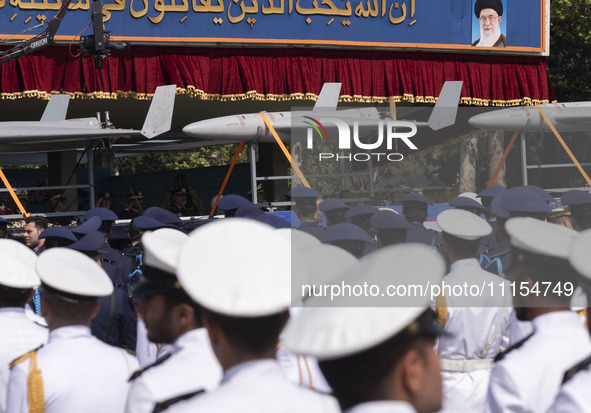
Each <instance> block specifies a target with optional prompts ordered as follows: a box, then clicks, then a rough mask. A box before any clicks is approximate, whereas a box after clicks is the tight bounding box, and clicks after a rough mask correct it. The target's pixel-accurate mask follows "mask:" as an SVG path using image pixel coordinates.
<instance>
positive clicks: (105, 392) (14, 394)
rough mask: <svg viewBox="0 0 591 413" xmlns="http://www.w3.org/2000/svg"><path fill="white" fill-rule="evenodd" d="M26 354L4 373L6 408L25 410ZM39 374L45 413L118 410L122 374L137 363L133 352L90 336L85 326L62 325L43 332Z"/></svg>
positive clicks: (122, 394)
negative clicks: (46, 337)
mask: <svg viewBox="0 0 591 413" xmlns="http://www.w3.org/2000/svg"><path fill="white" fill-rule="evenodd" d="M29 363H30V359H26V360H24V361H22V362H21V363H18V364H17V365H16V366H14V367H13V369H12V370H11V372H10V378H9V381H8V398H7V412H10V413H28V412H29V406H28V401H27V390H28V389H27V387H28V384H27V379H28V376H29ZM37 367H38V369H39V370H40V371H41V376H42V379H43V395H44V401H45V413H104V412H114V413H115V412H120V411H123V407H124V406H125V398H126V396H127V389H128V384H127V379H128V378H129V376H130V374H131V372H133V371H134V370H136V369H137V368H138V364H137V360H136V359H135V357H133V356H131V355H129V354H127V353H126V352H125V351H124V350H122V349H118V348H116V347H112V346H109V345H107V344H105V343H103V342H102V341H100V340H98V339H96V338H95V337H93V336H92V335H91V333H90V329H89V328H88V327H85V326H79V325H78V326H67V327H61V328H57V329H55V330H53V331H51V332H50V333H49V341H48V343H47V345H46V346H44V347H42V348H41V349H39V351H38V352H37Z"/></svg>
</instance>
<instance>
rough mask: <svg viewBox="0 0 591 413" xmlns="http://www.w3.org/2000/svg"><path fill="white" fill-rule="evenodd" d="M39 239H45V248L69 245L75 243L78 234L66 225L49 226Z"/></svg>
mask: <svg viewBox="0 0 591 413" xmlns="http://www.w3.org/2000/svg"><path fill="white" fill-rule="evenodd" d="M39 239H45V242H44V243H43V249H44V250H46V249H49V248H55V247H67V246H68V245H70V244H73V243H75V242H76V241H77V240H76V236H75V235H74V234H73V233H72V231H70V230H69V229H67V228H64V227H56V226H54V227H49V228H47V229H46V230H45V231H43V232H42V233H41V234H39Z"/></svg>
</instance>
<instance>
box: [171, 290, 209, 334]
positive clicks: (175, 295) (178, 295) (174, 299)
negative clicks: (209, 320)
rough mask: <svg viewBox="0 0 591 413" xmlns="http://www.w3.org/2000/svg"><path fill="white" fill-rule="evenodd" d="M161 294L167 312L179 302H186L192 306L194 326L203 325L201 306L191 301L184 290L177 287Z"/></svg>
mask: <svg viewBox="0 0 591 413" xmlns="http://www.w3.org/2000/svg"><path fill="white" fill-rule="evenodd" d="M162 295H163V296H164V306H165V308H166V311H167V312H169V311H170V310H172V308H173V307H175V306H177V305H179V304H187V305H189V306H191V308H193V312H194V324H195V328H199V327H203V321H202V317H203V308H202V307H201V306H200V305H199V304H197V303H196V302H195V301H193V300H192V299H191V297H189V295H188V294H187V293H186V292H185V291H184V290H180V289H177V290H174V291H171V292H168V293H165V294H162Z"/></svg>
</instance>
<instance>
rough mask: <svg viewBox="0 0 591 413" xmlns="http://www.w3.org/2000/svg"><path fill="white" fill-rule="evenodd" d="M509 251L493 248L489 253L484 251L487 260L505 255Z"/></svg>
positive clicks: (507, 249) (509, 249) (508, 249)
mask: <svg viewBox="0 0 591 413" xmlns="http://www.w3.org/2000/svg"><path fill="white" fill-rule="evenodd" d="M509 251H511V248H499V249H497V248H493V249H491V250H489V251H486V253H485V254H486V255H488V257H489V258H496V257H500V256H501V255H504V254H507V253H508V252H509Z"/></svg>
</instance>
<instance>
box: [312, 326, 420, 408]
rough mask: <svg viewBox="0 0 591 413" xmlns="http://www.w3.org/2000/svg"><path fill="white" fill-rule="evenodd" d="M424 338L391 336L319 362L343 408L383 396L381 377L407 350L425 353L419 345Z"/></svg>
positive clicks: (388, 372)
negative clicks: (373, 345) (344, 354)
mask: <svg viewBox="0 0 591 413" xmlns="http://www.w3.org/2000/svg"><path fill="white" fill-rule="evenodd" d="M424 339H425V337H421V336H418V337H413V338H410V339H406V340H404V341H402V340H400V338H399V337H396V336H394V337H392V338H390V339H389V340H387V341H385V342H384V343H382V344H379V345H377V346H375V347H373V348H371V349H369V350H366V351H363V352H362V353H357V354H353V355H351V356H347V357H343V358H338V359H334V360H325V361H319V362H318V366H319V367H320V370H321V371H322V374H323V375H324V377H325V378H326V381H327V382H328V384H329V385H330V387H331V388H332V391H333V393H334V395H335V397H336V398H337V400H338V401H339V404H340V405H341V409H342V410H343V411H345V410H347V409H350V408H351V407H353V406H356V405H358V404H360V403H364V402H369V401H376V400H383V399H384V394H382V392H383V386H382V385H381V384H382V382H383V381H384V379H386V377H387V376H388V375H389V374H390V372H391V371H392V369H393V368H394V367H395V366H396V364H398V362H399V361H400V360H402V358H403V357H404V356H405V355H406V354H407V353H408V352H409V351H410V350H412V349H416V350H417V351H419V353H420V354H421V356H423V357H424V354H425V352H424V347H423V346H422V345H420V343H421V342H422V340H424Z"/></svg>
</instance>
